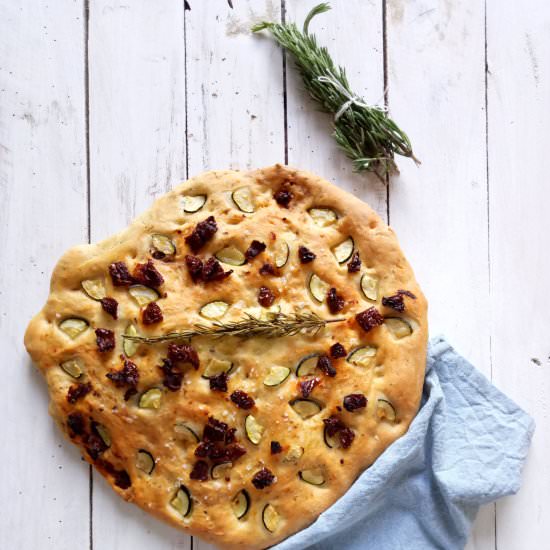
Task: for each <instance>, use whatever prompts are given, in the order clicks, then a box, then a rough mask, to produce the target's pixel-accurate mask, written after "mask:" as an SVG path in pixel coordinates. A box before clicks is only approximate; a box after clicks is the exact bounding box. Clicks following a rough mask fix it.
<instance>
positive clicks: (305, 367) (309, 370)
mask: <svg viewBox="0 0 550 550" xmlns="http://www.w3.org/2000/svg"><path fill="white" fill-rule="evenodd" d="M318 360H319V354H318V353H310V354H309V355H306V356H305V357H302V358H301V359H300V360H299V361H298V364H297V365H296V376H310V375H312V374H313V373H314V372H315V369H316V368H317V361H318Z"/></svg>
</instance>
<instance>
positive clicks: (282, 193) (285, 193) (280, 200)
mask: <svg viewBox="0 0 550 550" xmlns="http://www.w3.org/2000/svg"><path fill="white" fill-rule="evenodd" d="M293 197H294V194H293V193H292V191H290V189H289V188H288V183H287V182H285V183H284V184H283V185H282V186H281V187H280V189H279V190H278V191H275V193H274V194H273V198H274V199H275V202H276V203H277V204H278V205H279V206H282V207H283V208H288V205H289V204H290V201H291V200H292V199H293Z"/></svg>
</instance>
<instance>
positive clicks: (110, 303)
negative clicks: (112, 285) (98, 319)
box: [99, 296, 118, 319]
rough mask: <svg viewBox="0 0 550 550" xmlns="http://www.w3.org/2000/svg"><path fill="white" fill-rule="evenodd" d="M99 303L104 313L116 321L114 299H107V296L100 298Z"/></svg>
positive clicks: (116, 305) (116, 306)
mask: <svg viewBox="0 0 550 550" xmlns="http://www.w3.org/2000/svg"><path fill="white" fill-rule="evenodd" d="M99 302H100V304H101V307H102V308H103V311H104V312H105V313H108V314H109V315H110V316H111V317H112V318H113V319H118V317H117V310H118V302H117V301H116V300H115V299H114V298H109V296H107V297H105V298H101V300H99Z"/></svg>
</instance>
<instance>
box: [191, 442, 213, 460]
mask: <svg viewBox="0 0 550 550" xmlns="http://www.w3.org/2000/svg"><path fill="white" fill-rule="evenodd" d="M213 448H214V443H211V442H210V441H203V442H202V443H199V444H198V445H197V448H196V449H195V456H198V457H200V458H206V457H207V456H208V455H209V454H210V452H211V450H212V449H213Z"/></svg>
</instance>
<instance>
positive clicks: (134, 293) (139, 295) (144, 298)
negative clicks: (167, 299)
mask: <svg viewBox="0 0 550 550" xmlns="http://www.w3.org/2000/svg"><path fill="white" fill-rule="evenodd" d="M128 292H129V293H130V296H131V297H132V298H133V299H134V300H135V301H136V304H137V305H138V306H139V307H142V306H146V305H147V304H149V303H150V302H154V301H155V300H158V299H159V298H160V295H159V293H158V292H157V291H156V290H155V289H154V288H149V287H148V286H143V285H132V286H131V287H130V288H129V289H128Z"/></svg>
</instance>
